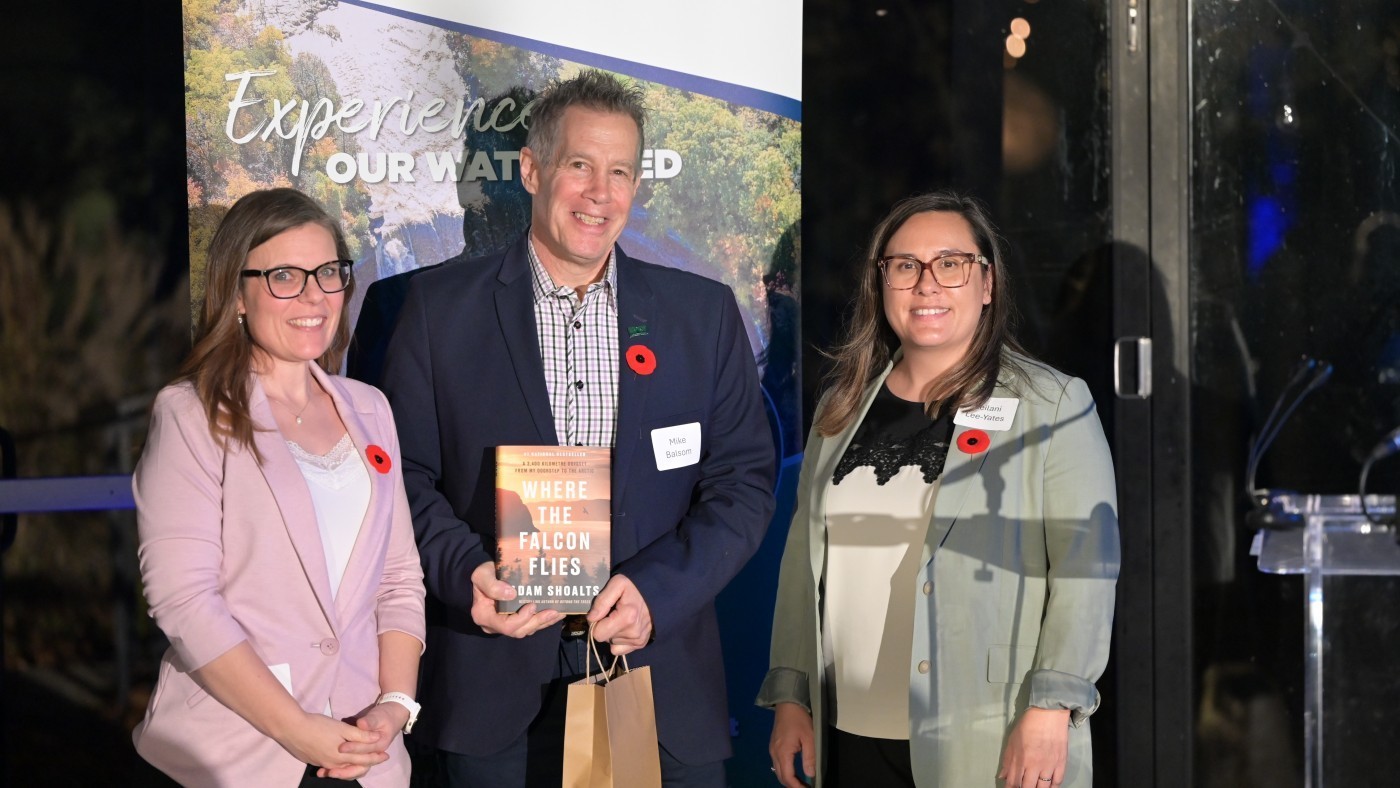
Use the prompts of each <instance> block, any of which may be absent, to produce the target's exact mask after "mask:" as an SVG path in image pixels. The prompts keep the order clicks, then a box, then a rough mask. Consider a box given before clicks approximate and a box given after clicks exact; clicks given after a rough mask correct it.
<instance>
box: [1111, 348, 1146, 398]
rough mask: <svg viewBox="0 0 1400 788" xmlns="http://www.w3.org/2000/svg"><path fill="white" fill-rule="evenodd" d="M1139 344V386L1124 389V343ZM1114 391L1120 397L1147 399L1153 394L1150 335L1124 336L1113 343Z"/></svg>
mask: <svg viewBox="0 0 1400 788" xmlns="http://www.w3.org/2000/svg"><path fill="white" fill-rule="evenodd" d="M1129 342H1131V343H1133V344H1135V345H1137V388H1136V389H1135V390H1133V391H1125V390H1124V389H1123V374H1122V366H1123V365H1122V360H1123V345H1124V344H1125V343H1129ZM1113 393H1114V394H1117V395H1118V398H1119V399H1147V398H1148V397H1150V396H1152V339H1151V338H1150V337H1122V338H1120V339H1119V340H1118V341H1117V342H1114V343H1113Z"/></svg>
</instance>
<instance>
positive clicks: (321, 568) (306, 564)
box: [248, 375, 338, 629]
mask: <svg viewBox="0 0 1400 788" xmlns="http://www.w3.org/2000/svg"><path fill="white" fill-rule="evenodd" d="M248 399H249V402H248V409H249V411H250V414H251V416H252V418H253V426H254V429H253V444H254V445H255V446H256V447H257V449H258V453H259V454H261V455H262V460H263V461H262V466H261V468H260V470H261V471H262V474H263V478H264V479H266V480H267V486H268V487H269V488H270V489H271V490H272V497H273V500H275V501H276V502H277V508H278V509H279V510H280V511H281V512H282V524H283V525H284V526H285V527H286V529H287V535H288V536H289V537H290V538H291V541H292V547H293V548H294V549H295V550H296V552H297V558H298V559H300V561H301V567H302V571H304V572H306V578H307V580H308V581H310V583H311V588H312V590H313V591H315V593H316V600H317V601H318V602H319V603H320V605H321V612H322V613H324V614H325V616H326V620H327V621H328V622H330V625H331V628H332V629H335V628H336V627H337V626H338V624H337V617H336V614H335V604H334V602H333V598H332V596H331V580H330V573H329V572H328V571H327V569H326V550H325V548H324V547H323V546H322V544H321V529H320V527H319V526H318V525H317V524H316V505H315V504H314V503H313V502H312V501H311V491H310V490H309V489H308V488H307V486H306V477H304V476H302V473H301V466H299V465H297V461H296V459H295V458H294V457H292V452H291V450H290V449H288V448H287V443H286V439H285V438H283V436H282V433H281V432H280V431H279V430H278V429H277V420H276V419H275V418H274V417H273V415H272V405H271V404H270V403H269V402H268V399H267V393H266V392H264V391H263V387H262V383H261V381H259V380H258V378H257V376H256V375H254V376H253V391H252V394H251V395H250V396H249V398H248Z"/></svg>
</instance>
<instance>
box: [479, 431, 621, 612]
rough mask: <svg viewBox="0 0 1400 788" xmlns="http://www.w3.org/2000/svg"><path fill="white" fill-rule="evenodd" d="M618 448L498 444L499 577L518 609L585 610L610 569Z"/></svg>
mask: <svg viewBox="0 0 1400 788" xmlns="http://www.w3.org/2000/svg"><path fill="white" fill-rule="evenodd" d="M611 538H612V449H610V448H607V447H595V446H498V447H496V577H498V578H500V579H501V580H504V581H505V582H507V583H510V584H511V585H512V586H515V593H516V597H515V599H511V600H507V601H501V602H497V603H496V610H497V611H499V612H502V613H513V612H515V611H517V610H519V609H520V608H521V607H523V606H525V605H526V604H528V603H530V602H534V603H536V604H537V605H538V606H539V607H540V608H541V609H549V610H558V611H561V612H564V613H587V612H588V608H589V607H590V606H591V605H592V604H593V597H594V596H597V594H598V592H599V591H601V590H602V588H603V585H604V584H605V583H607V581H608V575H609V573H610V571H611V568H612V549H611Z"/></svg>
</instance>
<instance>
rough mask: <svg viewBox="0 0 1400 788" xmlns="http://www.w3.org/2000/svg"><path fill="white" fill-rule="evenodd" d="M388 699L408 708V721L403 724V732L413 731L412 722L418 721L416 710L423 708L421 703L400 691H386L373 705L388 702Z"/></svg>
mask: <svg viewBox="0 0 1400 788" xmlns="http://www.w3.org/2000/svg"><path fill="white" fill-rule="evenodd" d="M390 701H393V702H394V703H397V704H399V705H400V706H402V707H404V708H405V709H408V722H405V723H404V724H403V732H404V733H413V723H415V722H417V721H418V710H419V709H421V708H423V707H422V705H420V704H419V703H417V702H416V701H414V700H413V698H410V697H408V695H407V694H405V693H402V692H386V693H384V694H383V695H380V696H379V700H377V701H375V704H374V705H376V706H378V705H379V704H381V703H388V702H390Z"/></svg>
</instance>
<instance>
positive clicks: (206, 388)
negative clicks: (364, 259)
mask: <svg viewBox="0 0 1400 788" xmlns="http://www.w3.org/2000/svg"><path fill="white" fill-rule="evenodd" d="M348 257H349V254H348V251H347V248H346V244H345V240H344V237H343V235H342V233H341V230H340V227H339V225H338V224H336V223H335V222H334V221H332V220H331V218H330V217H329V216H327V214H326V213H325V211H323V210H322V209H321V208H320V206H318V205H317V204H316V203H315V202H314V201H312V200H311V199H310V198H308V197H306V196H305V195H303V194H301V193H299V192H296V191H294V190H291V189H272V190H268V191H260V192H254V193H252V194H249V195H248V196H246V197H244V198H243V199H241V200H239V201H238V202H237V203H236V204H235V205H234V206H233V208H232V209H230V211H229V213H228V214H227V216H225V218H224V220H223V222H222V223H221V224H220V225H219V229H218V231H217V232H216V233H215V234H214V238H213V240H212V242H211V243H210V248H209V262H208V269H207V289H206V292H205V297H204V309H203V315H202V319H201V321H200V326H199V330H198V336H197V338H196V341H195V346H194V349H193V351H192V352H191V353H190V356H189V358H188V359H187V360H186V361H185V364H184V367H183V368H182V370H181V376H180V378H179V380H178V381H176V382H175V383H174V384H172V385H171V386H169V387H167V388H166V389H164V390H163V391H161V393H160V395H159V396H158V397H157V398H156V402H155V407H154V412H153V414H152V417H151V429H150V436H149V439H148V440H147V444H146V449H145V452H144V454H143V455H142V457H141V462H140V464H139V466H138V467H137V469H136V474H135V477H134V481H133V486H134V489H135V496H136V506H137V517H138V523H139V530H140V538H141V544H140V559H141V576H142V579H143V580H144V582H145V590H146V598H147V600H148V602H149V603H150V609H151V615H152V616H154V617H155V619H156V622H157V623H158V624H159V625H160V628H161V629H162V630H163V631H164V632H165V634H166V635H167V636H168V637H169V639H170V644H171V645H170V649H169V650H168V651H167V652H166V654H165V657H164V659H163V660H162V661H161V666H160V676H159V679H158V681H157V683H156V687H155V691H154V692H153V693H152V694H151V700H150V704H149V706H148V707H147V709H146V717H145V719H144V720H143V721H142V722H141V723H140V725H138V726H137V728H136V730H135V732H134V733H133V735H132V738H133V740H134V741H135V743H136V749H137V750H138V751H139V752H140V753H141V755H142V757H144V758H145V759H146V760H148V761H150V762H151V763H152V764H154V765H155V766H157V767H158V768H160V769H161V770H162V771H164V772H165V773H166V774H168V775H170V776H171V777H172V778H174V779H176V780H178V781H179V782H181V783H183V784H185V785H211V786H221V785H238V786H253V785H256V786H279V785H281V786H289V787H290V786H295V785H298V784H300V785H316V784H318V783H320V782H323V781H324V782H327V783H328V782H329V781H330V780H333V779H334V780H336V781H337V782H336V783H335V784H336V785H345V782H344V781H347V780H350V781H354V780H358V782H359V784H362V785H364V786H367V788H368V787H371V786H404V785H407V784H408V779H409V763H408V757H407V753H406V752H405V750H404V746H403V740H402V739H401V738H400V737H399V735H398V734H399V732H400V731H405V732H406V731H407V730H408V729H409V728H411V726H412V722H413V720H415V719H416V718H417V710H418V704H417V703H416V702H415V701H414V699H413V698H414V693H415V690H416V684H417V678H418V657H419V655H420V654H421V653H422V648H423V636H424V623H423V598H424V594H423V575H422V569H421V567H420V565H419V562H418V552H417V549H416V548H415V546H414V542H413V530H412V523H411V520H410V517H409V511H408V502H407V498H406V497H405V495H404V487H403V479H402V476H401V475H400V461H399V444H398V439H397V437H396V435H395V432H394V422H393V418H392V416H391V414H390V411H389V405H388V403H387V402H386V401H385V399H384V396H383V395H382V394H380V393H379V391H378V390H376V389H374V388H372V387H370V386H367V385H364V384H362V383H358V382H356V381H353V380H347V379H345V378H341V377H335V376H332V375H330V374H327V372H326V371H325V370H335V369H338V368H339V366H340V359H341V356H342V354H343V353H344V351H345V348H346V345H347V344H348V342H349V330H348V326H347V325H346V323H345V314H344V306H345V302H346V301H347V300H348V298H349V296H350V294H351V293H352V292H353V288H354V280H353V278H352V277H351V272H350V265H351V264H350V262H349V260H348V259H347V258H348Z"/></svg>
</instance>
